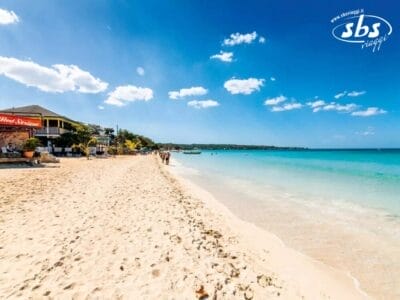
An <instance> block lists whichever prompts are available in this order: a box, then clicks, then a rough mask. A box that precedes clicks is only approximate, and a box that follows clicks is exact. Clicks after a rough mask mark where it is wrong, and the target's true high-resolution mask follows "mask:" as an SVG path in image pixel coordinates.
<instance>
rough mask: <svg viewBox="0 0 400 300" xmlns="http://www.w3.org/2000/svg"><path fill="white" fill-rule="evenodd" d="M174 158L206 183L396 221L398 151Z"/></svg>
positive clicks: (244, 153)
mask: <svg viewBox="0 0 400 300" xmlns="http://www.w3.org/2000/svg"><path fill="white" fill-rule="evenodd" d="M173 156H174V158H176V159H177V161H178V162H180V163H181V164H182V165H183V166H184V167H189V168H193V169H196V170H198V172H199V174H200V176H202V177H204V178H208V180H210V181H213V180H215V181H218V180H222V179H224V180H225V181H226V180H227V179H228V180H231V181H232V182H234V181H240V182H245V183H246V184H245V185H242V188H243V186H245V187H246V188H252V187H254V188H262V187H269V188H275V189H278V190H279V191H281V192H283V193H285V192H287V193H290V194H292V195H298V196H301V198H303V199H316V200H318V201H327V202H330V203H331V202H332V201H334V202H335V203H341V204H354V205H355V206H357V207H360V208H372V209H379V210H381V211H383V212H385V213H387V214H388V215H392V216H400V150H304V151H276V150H274V151H233V150H226V151H203V152H202V154H201V155H184V154H182V153H173ZM236 188H238V189H239V188H240V187H239V186H237V187H236Z"/></svg>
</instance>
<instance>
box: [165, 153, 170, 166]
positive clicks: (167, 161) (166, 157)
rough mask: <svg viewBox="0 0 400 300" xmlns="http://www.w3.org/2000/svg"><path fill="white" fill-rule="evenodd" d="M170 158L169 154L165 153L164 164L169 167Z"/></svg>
mask: <svg viewBox="0 0 400 300" xmlns="http://www.w3.org/2000/svg"><path fill="white" fill-rule="evenodd" d="M170 157H171V153H170V152H169V151H168V152H167V153H165V164H166V165H169V159H170Z"/></svg>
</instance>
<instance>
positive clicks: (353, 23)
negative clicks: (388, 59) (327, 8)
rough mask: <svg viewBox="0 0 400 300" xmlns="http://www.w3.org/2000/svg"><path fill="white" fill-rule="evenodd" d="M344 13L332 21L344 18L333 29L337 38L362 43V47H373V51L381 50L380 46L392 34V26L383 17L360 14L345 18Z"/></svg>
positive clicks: (333, 33) (347, 41)
mask: <svg viewBox="0 0 400 300" xmlns="http://www.w3.org/2000/svg"><path fill="white" fill-rule="evenodd" d="M346 14H350V12H349V13H344V14H342V15H340V16H337V17H335V18H334V19H332V21H331V22H332V23H333V22H336V21H337V20H340V19H342V20H343V21H344V22H342V23H340V24H338V25H336V26H335V27H334V28H333V29H332V35H333V36H334V38H335V39H337V40H339V41H342V42H346V43H358V44H362V45H361V48H362V49H364V48H368V47H372V51H373V52H375V50H380V46H381V45H382V43H383V42H385V41H386V40H387V39H388V37H389V36H390V35H391V34H392V31H393V29H392V26H391V25H390V23H389V22H388V21H387V20H385V19H384V18H382V17H378V16H374V15H367V14H359V15H356V16H350V17H347V18H343V17H342V16H343V15H346Z"/></svg>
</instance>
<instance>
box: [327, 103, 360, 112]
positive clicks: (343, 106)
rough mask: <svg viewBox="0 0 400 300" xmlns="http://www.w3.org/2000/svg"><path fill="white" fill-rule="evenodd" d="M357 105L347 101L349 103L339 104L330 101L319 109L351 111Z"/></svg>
mask: <svg viewBox="0 0 400 300" xmlns="http://www.w3.org/2000/svg"><path fill="white" fill-rule="evenodd" d="M357 107H358V105H357V104H354V103H349V104H339V103H336V102H331V103H329V104H327V105H324V106H321V110H325V111H332V110H335V111H340V112H351V111H353V110H355V109H356V108H357Z"/></svg>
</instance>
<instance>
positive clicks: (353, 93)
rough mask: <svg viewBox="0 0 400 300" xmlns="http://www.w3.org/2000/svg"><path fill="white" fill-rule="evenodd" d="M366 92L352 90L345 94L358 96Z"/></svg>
mask: <svg viewBox="0 0 400 300" xmlns="http://www.w3.org/2000/svg"><path fill="white" fill-rule="evenodd" d="M365 93H366V91H359V92H358V91H352V92H350V93H348V94H347V96H349V97H358V96H361V95H364V94H365Z"/></svg>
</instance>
